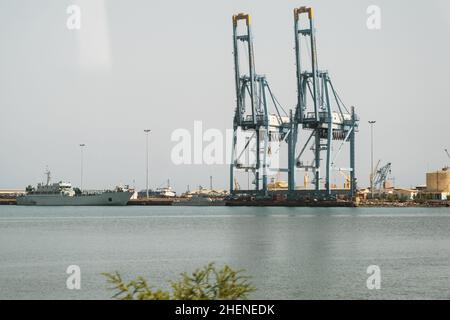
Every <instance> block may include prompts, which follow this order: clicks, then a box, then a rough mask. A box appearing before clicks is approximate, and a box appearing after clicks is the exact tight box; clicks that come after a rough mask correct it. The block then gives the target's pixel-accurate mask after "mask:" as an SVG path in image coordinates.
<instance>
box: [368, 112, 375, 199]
mask: <svg viewBox="0 0 450 320" xmlns="http://www.w3.org/2000/svg"><path fill="white" fill-rule="evenodd" d="M375 123H376V121H374V120H371V121H369V124H370V194H371V197H372V199H373V196H374V190H373V188H374V185H373V178H374V172H373V125H374V124H375Z"/></svg>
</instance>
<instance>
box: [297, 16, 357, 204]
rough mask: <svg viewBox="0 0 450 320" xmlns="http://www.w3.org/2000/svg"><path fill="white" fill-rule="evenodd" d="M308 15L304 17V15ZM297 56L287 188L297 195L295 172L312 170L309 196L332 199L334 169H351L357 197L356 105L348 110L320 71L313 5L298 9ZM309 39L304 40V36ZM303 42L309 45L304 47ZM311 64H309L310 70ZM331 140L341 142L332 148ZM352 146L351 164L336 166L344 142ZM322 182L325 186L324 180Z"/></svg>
mask: <svg viewBox="0 0 450 320" xmlns="http://www.w3.org/2000/svg"><path fill="white" fill-rule="evenodd" d="M305 16H306V17H307V19H303V18H304V17H305ZM294 26H295V56H296V69H297V73H296V74H297V107H296V109H295V115H294V117H293V119H292V122H293V125H292V134H291V136H290V143H289V146H290V147H289V159H290V161H289V181H288V182H289V191H290V194H291V195H293V196H294V197H295V198H299V197H300V198H301V197H303V196H304V195H305V192H302V193H299V192H296V185H295V173H296V171H298V170H300V171H302V170H303V171H312V172H313V174H314V181H313V182H314V190H313V192H309V193H307V195H306V196H308V197H314V198H317V199H324V200H326V199H333V198H335V194H333V191H332V188H331V184H330V177H331V175H332V171H333V170H335V171H340V172H348V173H349V176H350V189H349V190H348V191H345V192H348V196H349V197H351V198H353V196H354V193H355V189H356V177H355V132H356V130H357V127H358V117H357V115H356V114H355V109H354V107H352V108H351V109H350V110H348V109H347V108H346V106H345V104H344V103H343V102H342V100H341V98H340V96H339V94H338V93H337V91H336V90H335V88H334V86H333V83H332V81H331V78H330V75H329V73H328V71H323V70H319V68H318V61H317V47H316V33H315V26H314V12H313V9H312V8H310V7H300V8H296V9H294ZM303 39H304V40H306V41H303V42H302V40H303ZM302 43H305V45H302ZM308 67H309V68H308ZM333 142H338V143H339V146H337V147H334V146H333ZM346 143H349V144H350V148H349V164H348V166H347V167H337V162H336V161H337V159H338V156H339V155H340V153H341V151H342V149H343V147H344V145H345V144H346ZM308 146H310V150H312V151H313V154H314V156H313V160H312V161H311V162H308V161H307V160H304V158H305V151H306V150H307V148H308ZM322 152H325V165H324V167H325V174H324V175H323V176H324V177H322V174H321V168H322V167H323V165H322ZM322 181H324V188H322V187H321V182H322Z"/></svg>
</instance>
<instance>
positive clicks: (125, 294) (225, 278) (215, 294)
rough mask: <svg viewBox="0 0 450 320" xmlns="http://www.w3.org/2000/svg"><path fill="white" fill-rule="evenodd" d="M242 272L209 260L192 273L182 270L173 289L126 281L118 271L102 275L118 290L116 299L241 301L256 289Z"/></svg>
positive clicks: (172, 285)
mask: <svg viewBox="0 0 450 320" xmlns="http://www.w3.org/2000/svg"><path fill="white" fill-rule="evenodd" d="M242 272H243V270H238V271H234V270H233V269H231V268H230V267H229V266H224V267H223V268H222V269H220V270H217V268H216V267H215V265H214V263H210V264H208V265H206V266H204V267H203V268H201V269H197V270H196V271H195V272H194V273H192V274H191V275H189V274H187V273H182V274H181V279H180V280H179V281H176V282H174V281H170V286H171V288H172V291H171V292H170V291H164V290H161V289H157V290H154V289H153V288H152V287H151V286H150V285H149V284H148V282H147V280H145V279H144V278H143V277H137V278H136V279H134V280H132V281H129V282H126V281H124V280H123V279H122V277H121V275H120V274H119V273H118V272H115V273H103V275H104V276H105V277H106V278H107V281H108V283H110V284H112V285H113V287H112V288H110V289H111V290H115V291H116V293H115V294H114V296H113V298H115V299H120V300H238V299H247V297H248V294H249V293H251V292H253V291H255V288H254V287H253V286H252V285H251V284H250V283H249V281H248V280H249V277H246V276H242V275H241V274H242Z"/></svg>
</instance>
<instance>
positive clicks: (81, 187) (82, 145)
mask: <svg viewBox="0 0 450 320" xmlns="http://www.w3.org/2000/svg"><path fill="white" fill-rule="evenodd" d="M84 147H86V145H85V144H84V143H81V144H80V150H81V179H80V180H81V183H80V191H83V149H84Z"/></svg>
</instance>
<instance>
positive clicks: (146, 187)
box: [144, 129, 151, 199]
mask: <svg viewBox="0 0 450 320" xmlns="http://www.w3.org/2000/svg"><path fill="white" fill-rule="evenodd" d="M144 132H145V135H146V137H145V138H146V143H145V148H146V174H145V193H146V195H147V199H148V135H149V133H150V132H151V130H150V129H145V130H144Z"/></svg>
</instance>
